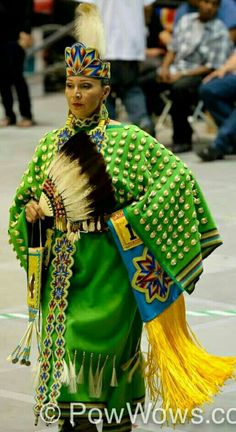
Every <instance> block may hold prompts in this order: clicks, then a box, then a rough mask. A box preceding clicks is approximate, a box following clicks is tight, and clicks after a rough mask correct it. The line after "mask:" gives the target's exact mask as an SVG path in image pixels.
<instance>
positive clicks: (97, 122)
mask: <svg viewBox="0 0 236 432" xmlns="http://www.w3.org/2000/svg"><path fill="white" fill-rule="evenodd" d="M108 123H109V117H108V111H107V109H106V107H105V105H104V104H102V106H101V109H100V112H99V113H95V114H93V115H92V116H91V117H88V118H86V119H79V118H76V117H75V116H74V115H73V114H69V116H68V117H67V120H66V124H65V126H64V127H63V128H62V129H60V130H59V131H58V133H57V137H56V141H57V150H58V151H60V148H61V146H62V145H63V144H64V143H65V142H66V141H68V139H69V138H70V137H72V135H74V134H75V133H76V130H77V129H79V130H85V131H86V130H87V132H88V134H89V135H90V136H91V139H92V140H93V141H94V142H95V143H96V144H97V146H98V150H99V151H101V149H102V147H104V146H103V141H104V144H105V141H106V140H105V138H106V134H105V128H106V125H107V124H108ZM93 126H94V128H93Z"/></svg>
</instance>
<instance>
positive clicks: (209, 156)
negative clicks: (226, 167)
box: [197, 147, 224, 162]
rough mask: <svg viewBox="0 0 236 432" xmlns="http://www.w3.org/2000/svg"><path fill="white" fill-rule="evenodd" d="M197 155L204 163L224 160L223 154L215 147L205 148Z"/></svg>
mask: <svg viewBox="0 0 236 432" xmlns="http://www.w3.org/2000/svg"><path fill="white" fill-rule="evenodd" d="M197 155H198V156H199V157H200V158H201V159H202V160H203V161H204V162H212V161H215V160H222V159H224V155H223V153H221V152H219V151H218V150H216V149H214V148H213V147H205V148H204V149H203V150H201V151H199V152H198V153H197Z"/></svg>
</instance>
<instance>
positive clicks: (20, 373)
mask: <svg viewBox="0 0 236 432" xmlns="http://www.w3.org/2000/svg"><path fill="white" fill-rule="evenodd" d="M34 113H35V119H36V121H37V123H38V124H37V126H35V127H33V128H30V129H27V130H20V129H18V128H17V127H10V128H5V129H2V130H0V158H1V168H0V196H1V204H0V205H1V218H0V232H1V247H0V278H1V283H0V286H1V296H0V299H1V304H0V335H1V338H0V350H1V356H0V378H1V380H0V402H1V403H0V424H1V426H0V430H2V431H4V432H33V431H35V432H36V431H37V432H45V431H46V430H48V428H46V426H45V424H44V423H43V422H41V423H40V424H39V426H38V427H34V418H33V414H32V405H33V391H32V373H31V370H30V368H26V367H21V366H14V365H11V364H9V363H7V362H6V357H7V355H8V354H9V353H10V352H11V350H12V349H13V347H14V346H15V344H16V343H17V342H18V340H19V338H20V336H21V335H22V333H23V331H24V329H25V324H26V319H25V314H26V307H25V275H24V273H23V271H22V270H21V269H20V268H19V265H18V262H17V261H16V260H15V257H14V255H13V253H12V251H11V249H10V247H9V246H8V243H7V233H6V232H7V221H8V208H9V206H10V203H11V199H12V197H13V194H14V191H15V189H16V187H17V185H18V183H19V180H20V176H21V174H22V172H23V170H24V169H25V166H26V164H27V161H28V160H29V159H30V157H31V155H32V153H33V150H34V147H35V146H36V144H37V142H38V140H39V138H40V137H41V136H42V134H43V133H44V132H46V131H48V130H51V129H53V128H55V127H58V126H59V125H63V122H64V119H65V113H66V105H65V102H64V97H63V95H62V94H56V95H49V96H46V97H45V96H44V97H38V98H36V99H34ZM158 138H159V140H160V141H162V142H163V143H164V144H168V143H169V141H170V131H169V130H168V129H164V130H162V131H160V133H159V134H158ZM182 158H183V159H184V160H185V161H186V162H187V163H188V165H189V166H190V167H191V168H192V170H193V171H194V172H195V174H196V175H197V177H198V180H199V182H200V184H201V185H202V188H203V190H204V192H205V195H206V197H207V199H208V202H209V206H210V208H211V209H212V212H213V214H214V215H215V218H216V220H217V223H218V226H219V229H220V232H221V234H222V237H223V240H224V245H223V246H222V247H220V248H219V249H217V251H216V252H215V253H214V254H213V255H212V256H210V257H209V258H208V259H207V260H206V263H205V274H204V276H202V278H201V280H200V281H199V283H198V289H197V290H196V291H195V293H194V294H193V295H192V296H191V297H187V299H186V300H187V309H188V316H189V322H190V325H191V327H192V328H193V330H194V331H195V333H196V334H197V336H198V338H199V339H200V341H201V343H202V344H203V345H204V346H206V347H207V349H208V350H209V351H210V352H212V353H215V354H222V355H226V354H229V355H236V338H235V326H236V294H235V288H236V248H235V243H236V158H235V157H232V158H228V159H227V160H225V161H219V162H214V163H204V164H203V163H200V162H199V161H198V158H197V156H196V155H195V154H194V153H192V152H190V153H186V154H184V155H183V157H182ZM14 313H17V314H18V315H13V314H14ZM144 343H145V341H144ZM33 357H34V358H35V353H33ZM217 407H219V408H222V409H224V410H225V412H226V410H229V409H230V408H232V409H234V411H231V417H230V419H231V423H233V424H230V422H229V421H224V422H222V424H218V425H216V424H213V421H212V420H211V413H212V412H213V410H214V409H215V408H217ZM222 416H223V414H220V415H219V416H218V417H217V416H216V418H217V419H218V420H220V419H221V418H222ZM141 423H142V422H141V419H139V422H138V424H139V426H138V428H137V429H135V430H137V431H139V432H141V431H143V432H144V431H153V432H154V431H156V430H160V426H158V425H157V424H154V422H153V421H152V419H151V418H150V421H149V422H148V424H146V425H142V424H141ZM235 424H236V384H235V383H234V382H228V383H227V385H226V386H225V388H224V389H223V390H222V393H221V394H220V395H219V396H218V397H217V398H216V400H215V402H214V404H213V405H212V406H210V407H207V408H206V412H205V414H204V420H203V423H202V424H201V425H200V427H201V429H200V430H201V431H202V432H213V431H220V432H230V431H233V430H235ZM197 428H199V424H198V425H196V424H195V425H194V424H187V425H184V426H181V427H179V426H178V427H177V428H176V429H175V431H176V432H179V431H185V432H192V431H196V430H197ZM50 430H51V431H52V432H54V431H56V428H55V426H54V427H50ZM169 430H171V429H169V428H166V427H163V428H162V431H163V432H167V431H169Z"/></svg>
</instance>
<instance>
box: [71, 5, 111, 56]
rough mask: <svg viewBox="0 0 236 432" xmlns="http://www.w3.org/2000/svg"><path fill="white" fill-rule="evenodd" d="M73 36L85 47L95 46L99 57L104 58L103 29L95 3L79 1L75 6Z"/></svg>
mask: <svg viewBox="0 0 236 432" xmlns="http://www.w3.org/2000/svg"><path fill="white" fill-rule="evenodd" d="M75 37H76V40H77V41H78V42H82V43H83V44H84V45H85V46H86V47H88V48H96V49H97V50H98V52H99V56H100V58H101V59H103V58H105V55H106V42H105V39H106V38H105V30H104V26H103V22H102V18H101V15H100V13H99V10H98V7H97V6H96V5H94V4H89V3H81V4H80V5H79V6H78V7H77V8H76V18H75Z"/></svg>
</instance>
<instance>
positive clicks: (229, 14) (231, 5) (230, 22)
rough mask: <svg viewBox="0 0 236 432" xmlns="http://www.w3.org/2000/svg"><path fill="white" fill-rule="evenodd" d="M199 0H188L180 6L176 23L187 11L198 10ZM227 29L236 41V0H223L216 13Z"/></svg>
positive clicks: (235, 41)
mask: <svg viewBox="0 0 236 432" xmlns="http://www.w3.org/2000/svg"><path fill="white" fill-rule="evenodd" d="M198 5H199V0H187V1H186V2H184V3H183V4H181V6H179V7H178V9H177V11H176V15H175V22H174V25H176V24H177V22H178V21H179V20H180V18H182V16H184V15H185V14H187V13H191V12H197V11H198ZM216 18H219V19H220V20H221V21H223V23H224V24H225V26H226V27H227V29H228V30H229V34H230V37H231V39H232V41H233V42H234V43H236V3H235V0H221V4H220V6H219V9H218V11H217V14H216Z"/></svg>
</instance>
